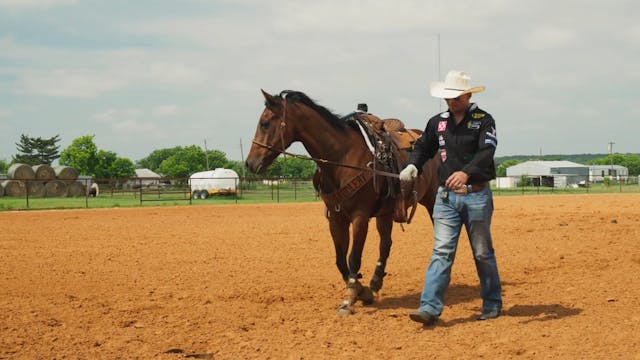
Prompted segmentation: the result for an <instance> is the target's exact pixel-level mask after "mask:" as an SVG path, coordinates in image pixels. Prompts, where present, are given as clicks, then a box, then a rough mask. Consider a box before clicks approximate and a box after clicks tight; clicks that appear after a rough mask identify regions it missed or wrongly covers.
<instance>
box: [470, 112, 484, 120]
mask: <svg viewBox="0 0 640 360" xmlns="http://www.w3.org/2000/svg"><path fill="white" fill-rule="evenodd" d="M484 115H485V114H483V113H473V114H471V117H472V118H474V119H482V118H483V117H484Z"/></svg>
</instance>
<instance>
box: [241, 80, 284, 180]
mask: <svg viewBox="0 0 640 360" xmlns="http://www.w3.org/2000/svg"><path fill="white" fill-rule="evenodd" d="M261 91H262V95H263V96H264V99H265V102H264V104H265V108H264V110H263V111H262V115H260V119H259V120H258V126H257V128H256V134H255V136H254V137H253V143H252V145H251V150H250V151H249V155H247V160H246V162H245V164H246V165H247V168H249V170H251V171H252V172H254V173H256V174H260V173H264V172H265V171H266V170H267V168H268V167H269V165H271V163H273V161H274V160H275V159H276V158H277V157H278V155H280V151H284V150H285V149H286V148H288V147H289V145H291V143H292V142H293V136H292V135H291V131H290V130H289V129H287V121H286V116H285V112H286V110H287V108H286V98H285V97H284V96H282V94H281V95H276V96H274V95H270V94H268V93H266V92H265V91H264V90H261Z"/></svg>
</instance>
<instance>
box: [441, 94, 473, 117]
mask: <svg viewBox="0 0 640 360" xmlns="http://www.w3.org/2000/svg"><path fill="white" fill-rule="evenodd" d="M470 99H471V93H468V94H463V95H460V96H458V97H457V98H453V99H445V101H446V102H447V105H448V106H449V111H451V112H453V113H458V112H464V111H467V109H468V108H469V104H470V102H469V100H470Z"/></svg>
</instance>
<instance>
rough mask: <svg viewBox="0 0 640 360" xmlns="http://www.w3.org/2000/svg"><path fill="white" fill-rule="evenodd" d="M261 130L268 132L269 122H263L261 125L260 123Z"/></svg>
mask: <svg viewBox="0 0 640 360" xmlns="http://www.w3.org/2000/svg"><path fill="white" fill-rule="evenodd" d="M260 128H261V129H262V130H267V129H268V128H269V122H268V121H265V122H261V123H260Z"/></svg>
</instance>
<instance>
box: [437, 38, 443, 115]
mask: <svg viewBox="0 0 640 360" xmlns="http://www.w3.org/2000/svg"><path fill="white" fill-rule="evenodd" d="M441 79H442V78H441V77H440V33H438V81H440V80H441ZM438 110H439V111H438V112H442V100H440V101H438Z"/></svg>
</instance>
